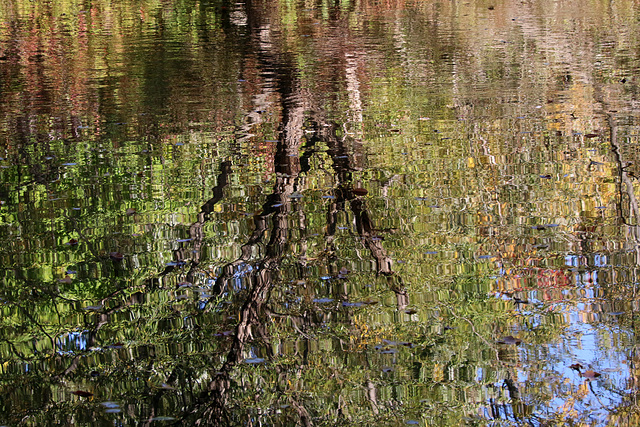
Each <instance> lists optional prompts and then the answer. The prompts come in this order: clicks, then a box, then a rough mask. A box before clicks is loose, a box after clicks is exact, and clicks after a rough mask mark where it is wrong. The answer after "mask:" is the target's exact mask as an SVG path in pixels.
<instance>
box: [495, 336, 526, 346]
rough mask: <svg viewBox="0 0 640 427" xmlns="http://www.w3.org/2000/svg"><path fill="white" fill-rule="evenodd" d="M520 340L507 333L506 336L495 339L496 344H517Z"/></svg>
mask: <svg viewBox="0 0 640 427" xmlns="http://www.w3.org/2000/svg"><path fill="white" fill-rule="evenodd" d="M521 342H522V340H521V339H519V338H515V337H513V336H511V335H507V336H506V337H504V338H502V339H500V340H498V341H497V343H498V344H506V345H518V344H520V343H521Z"/></svg>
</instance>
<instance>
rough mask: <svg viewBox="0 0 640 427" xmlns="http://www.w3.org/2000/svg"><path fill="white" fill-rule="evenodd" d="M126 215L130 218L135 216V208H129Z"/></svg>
mask: <svg viewBox="0 0 640 427" xmlns="http://www.w3.org/2000/svg"><path fill="white" fill-rule="evenodd" d="M125 213H126V214H127V215H129V216H131V215H134V214H135V213H136V210H135V209H134V208H127V210H126V211H125Z"/></svg>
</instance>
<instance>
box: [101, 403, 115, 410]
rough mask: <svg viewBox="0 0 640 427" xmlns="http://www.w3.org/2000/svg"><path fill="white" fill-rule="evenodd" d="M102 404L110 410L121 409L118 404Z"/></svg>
mask: <svg viewBox="0 0 640 427" xmlns="http://www.w3.org/2000/svg"><path fill="white" fill-rule="evenodd" d="M100 404H101V405H102V406H104V407H105V408H109V409H113V408H119V407H120V405H119V404H117V403H116V402H101V403H100Z"/></svg>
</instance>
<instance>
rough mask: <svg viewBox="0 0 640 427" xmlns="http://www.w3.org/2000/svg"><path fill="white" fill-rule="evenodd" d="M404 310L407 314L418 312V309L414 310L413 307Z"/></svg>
mask: <svg viewBox="0 0 640 427" xmlns="http://www.w3.org/2000/svg"><path fill="white" fill-rule="evenodd" d="M404 312H405V313H407V314H409V315H412V314H416V313H417V312H418V310H416V309H414V308H407V309H406V310H405V311H404Z"/></svg>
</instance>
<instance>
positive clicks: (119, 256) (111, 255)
mask: <svg viewBox="0 0 640 427" xmlns="http://www.w3.org/2000/svg"><path fill="white" fill-rule="evenodd" d="M109 258H111V260H112V261H116V262H119V261H122V260H123V259H124V255H122V254H121V253H120V252H110V253H109Z"/></svg>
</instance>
